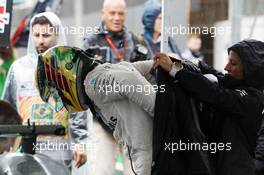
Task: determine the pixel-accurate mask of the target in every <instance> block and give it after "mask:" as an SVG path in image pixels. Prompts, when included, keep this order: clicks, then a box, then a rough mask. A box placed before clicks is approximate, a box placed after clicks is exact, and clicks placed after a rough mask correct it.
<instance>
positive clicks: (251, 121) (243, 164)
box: [154, 39, 264, 175]
mask: <svg viewBox="0 0 264 175" xmlns="http://www.w3.org/2000/svg"><path fill="white" fill-rule="evenodd" d="M228 54H229V55H228V63H227V65H226V66H225V70H226V71H227V74H222V73H219V72H217V71H216V70H215V69H213V68H212V67H210V66H207V65H206V64H204V63H202V62H199V65H198V66H199V68H200V70H201V72H197V71H196V72H194V71H190V70H188V69H186V68H185V66H184V65H183V64H182V63H180V62H176V63H174V64H173V63H172V61H171V60H170V59H169V57H168V56H167V55H166V54H158V55H156V56H155V58H154V60H155V64H154V66H155V67H157V66H161V67H162V68H163V69H164V70H166V71H167V72H169V74H170V75H171V76H172V77H174V81H175V80H177V81H176V82H178V83H179V85H180V86H181V87H182V88H184V89H185V90H186V91H187V92H188V93H190V94H191V95H192V96H193V97H195V98H196V99H197V100H199V101H201V102H203V104H204V105H207V106H210V107H212V108H213V109H214V110H212V111H211V112H212V115H210V116H211V119H210V120H209V122H208V125H207V127H208V128H209V131H210V132H208V134H207V135H206V136H207V140H208V142H209V143H216V144H217V145H218V147H217V151H216V152H215V153H210V163H211V164H212V167H213V168H214V172H215V174H216V175H238V174H239V175H254V174H255V169H256V168H255V164H254V161H255V148H256V142H257V138H258V131H259V129H260V126H261V121H262V118H263V113H264V112H263V111H264V95H263V92H262V91H263V88H264V71H263V70H264V43H263V42H261V41H257V40H252V39H250V40H243V41H241V42H238V43H236V44H234V45H233V46H231V47H230V48H228ZM208 73H209V74H213V75H214V76H215V77H216V78H217V81H218V83H217V84H216V83H214V82H211V81H210V80H208V79H207V78H206V77H205V76H204V75H203V74H208ZM200 117H201V118H202V117H203V116H200ZM259 140H260V141H262V140H263V138H262V139H259ZM262 142H263V141H262ZM220 144H221V145H222V147H219V145H220ZM227 144H229V146H230V147H229V148H227V147H223V145H227ZM258 147H263V145H260V142H259V143H258V146H257V149H258ZM262 150H263V149H262ZM256 152H257V156H256V157H257V160H258V159H259V158H262V157H263V155H262V156H260V155H259V154H261V152H258V151H256ZM260 160H261V159H260Z"/></svg>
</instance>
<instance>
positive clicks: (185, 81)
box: [175, 69, 258, 116]
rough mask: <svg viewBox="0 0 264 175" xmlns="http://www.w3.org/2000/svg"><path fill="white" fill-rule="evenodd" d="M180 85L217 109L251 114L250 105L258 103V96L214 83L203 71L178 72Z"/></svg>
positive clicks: (245, 114) (246, 114) (177, 76)
mask: <svg viewBox="0 0 264 175" xmlns="http://www.w3.org/2000/svg"><path fill="white" fill-rule="evenodd" d="M175 78H176V79H177V80H178V82H179V83H180V85H181V86H182V87H184V88H185V89H186V90H187V91H189V92H190V93H191V94H192V95H193V96H194V97H196V98H198V99H199V100H201V101H203V102H206V103H208V104H210V105H212V106H213V107H215V108H216V109H221V110H223V111H227V112H232V113H235V114H239V115H242V116H248V115H250V111H249V110H248V109H249V106H254V105H258V98H257V97H255V96H252V95H250V94H248V93H247V92H246V91H244V90H231V89H226V88H224V87H221V86H219V85H218V84H215V83H212V82H211V81H210V80H208V79H207V78H206V77H204V76H203V75H202V74H201V73H200V74H199V73H194V72H189V71H187V70H185V69H183V70H180V71H179V72H177V73H176V76H175Z"/></svg>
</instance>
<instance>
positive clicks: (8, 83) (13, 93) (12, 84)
mask: <svg viewBox="0 0 264 175" xmlns="http://www.w3.org/2000/svg"><path fill="white" fill-rule="evenodd" d="M1 99H3V100H5V101H7V102H9V103H10V104H11V105H12V106H13V107H14V108H15V109H17V82H16V80H15V73H14V66H13V65H12V66H11V67H10V69H9V71H8V74H7V77H6V80H5V86H4V90H3V94H2V97H1Z"/></svg>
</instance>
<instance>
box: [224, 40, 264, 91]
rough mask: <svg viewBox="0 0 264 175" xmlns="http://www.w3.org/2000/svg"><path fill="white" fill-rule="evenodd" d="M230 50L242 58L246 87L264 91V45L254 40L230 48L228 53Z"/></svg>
mask: <svg viewBox="0 0 264 175" xmlns="http://www.w3.org/2000/svg"><path fill="white" fill-rule="evenodd" d="M230 50H232V51H234V52H236V53H237V54H238V55H239V56H240V59H241V63H242V65H243V74H244V82H245V83H246V85H247V86H251V87H254V88H257V89H261V90H262V89H264V43H263V42H261V41H257V40H254V39H248V40H243V41H240V42H238V43H236V44H234V45H233V46H231V47H230V48H228V53H229V52H230Z"/></svg>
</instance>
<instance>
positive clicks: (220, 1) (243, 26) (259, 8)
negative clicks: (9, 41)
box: [11, 0, 264, 70]
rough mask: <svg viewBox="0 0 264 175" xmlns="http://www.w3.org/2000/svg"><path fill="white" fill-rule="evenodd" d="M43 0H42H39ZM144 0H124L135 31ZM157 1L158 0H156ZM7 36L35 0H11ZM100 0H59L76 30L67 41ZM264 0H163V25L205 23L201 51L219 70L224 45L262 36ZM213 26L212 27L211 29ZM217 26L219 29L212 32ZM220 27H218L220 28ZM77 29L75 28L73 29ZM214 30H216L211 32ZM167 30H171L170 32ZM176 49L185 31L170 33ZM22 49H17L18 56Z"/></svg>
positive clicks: (95, 18) (92, 23)
mask: <svg viewBox="0 0 264 175" xmlns="http://www.w3.org/2000/svg"><path fill="white" fill-rule="evenodd" d="M39 1H44V0H39ZM145 1H146V0H126V2H127V18H126V23H125V25H126V27H127V29H128V30H130V31H132V32H134V33H135V34H138V35H139V34H141V33H142V32H143V25H142V22H141V18H142V14H143V4H144V3H145ZM160 1H161V0H160ZM13 2H14V6H13V16H12V17H13V19H12V27H11V36H12V35H13V34H14V32H15V31H16V30H17V27H18V26H19V24H20V22H21V20H22V19H23V18H24V17H25V16H26V15H29V14H30V12H31V11H32V10H33V8H34V7H35V5H36V3H37V2H38V0H13ZM102 3H103V0H97V1H92V0H75V1H71V0H63V1H62V4H61V5H60V7H59V10H58V11H59V12H58V15H59V17H60V18H61V20H62V22H63V24H64V26H65V27H68V28H69V29H70V27H77V26H78V27H79V34H68V35H67V40H68V43H71V45H75V46H79V47H80V46H81V45H82V40H83V37H84V35H85V32H84V31H83V30H81V29H82V28H84V27H86V28H85V29H86V34H87V33H91V32H92V31H93V30H95V27H97V26H99V25H100V23H101V16H100V10H101V7H102ZM263 7H264V0H250V1H247V0H185V1H181V0H166V1H164V13H165V19H164V20H165V24H164V25H165V27H167V28H168V27H178V29H179V26H180V25H182V26H186V27H189V28H190V27H192V26H194V27H199V28H200V29H202V28H205V27H207V29H208V30H211V32H210V31H209V32H206V31H205V30H203V31H204V32H203V33H202V34H201V33H199V36H200V38H201V39H202V47H201V53H203V55H204V58H205V60H206V62H207V63H209V64H212V65H214V66H215V67H216V68H217V69H219V70H223V67H224V65H225V63H226V56H227V53H226V48H227V47H228V46H230V45H231V44H232V43H234V42H236V41H239V40H241V39H244V38H255V39H258V40H264V35H263V34H262V32H261V31H263V28H264V20H263V19H264V8H263ZM166 15H167V16H166ZM215 28H216V29H215ZM216 30H219V32H216ZM220 30H222V31H223V32H222V31H220ZM76 32H78V31H76ZM215 33H216V34H215ZM170 34H171V33H170ZM171 36H172V37H173V38H175V40H176V43H177V45H178V47H179V48H180V50H181V51H182V52H183V51H184V49H185V48H186V41H187V38H188V34H187V33H184V34H179V32H178V34H177V33H176V34H171ZM24 53H25V51H24V50H23V48H22V49H21V48H20V49H18V53H17V55H18V56H21V55H23V54H24Z"/></svg>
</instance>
